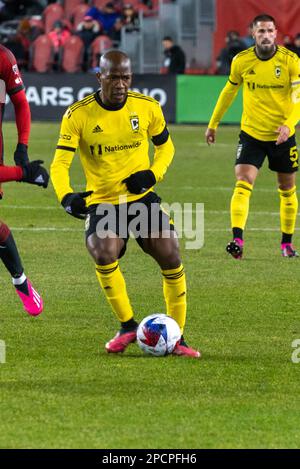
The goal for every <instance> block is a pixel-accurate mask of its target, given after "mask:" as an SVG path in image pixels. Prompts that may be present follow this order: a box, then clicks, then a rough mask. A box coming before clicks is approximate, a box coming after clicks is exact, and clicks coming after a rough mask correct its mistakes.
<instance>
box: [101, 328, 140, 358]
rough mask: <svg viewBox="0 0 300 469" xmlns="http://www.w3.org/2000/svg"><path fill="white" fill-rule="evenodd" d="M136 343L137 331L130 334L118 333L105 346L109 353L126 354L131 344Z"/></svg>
mask: <svg viewBox="0 0 300 469" xmlns="http://www.w3.org/2000/svg"><path fill="white" fill-rule="evenodd" d="M135 341H136V330H134V331H129V332H122V333H120V332H118V333H117V334H116V335H115V337H114V338H113V339H111V340H110V341H109V342H107V344H105V348H106V351H107V352H108V353H119V352H124V350H125V349H126V347H128V345H129V344H131V343H132V342H135Z"/></svg>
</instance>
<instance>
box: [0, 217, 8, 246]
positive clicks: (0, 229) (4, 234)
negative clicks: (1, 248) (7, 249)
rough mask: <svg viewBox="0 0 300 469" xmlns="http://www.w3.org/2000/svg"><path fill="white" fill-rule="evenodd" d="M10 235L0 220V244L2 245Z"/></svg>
mask: <svg viewBox="0 0 300 469" xmlns="http://www.w3.org/2000/svg"><path fill="white" fill-rule="evenodd" d="M9 235H10V229H9V228H8V226H7V225H6V224H5V223H4V222H3V221H1V220H0V243H4V242H5V241H6V240H7V238H8V236H9Z"/></svg>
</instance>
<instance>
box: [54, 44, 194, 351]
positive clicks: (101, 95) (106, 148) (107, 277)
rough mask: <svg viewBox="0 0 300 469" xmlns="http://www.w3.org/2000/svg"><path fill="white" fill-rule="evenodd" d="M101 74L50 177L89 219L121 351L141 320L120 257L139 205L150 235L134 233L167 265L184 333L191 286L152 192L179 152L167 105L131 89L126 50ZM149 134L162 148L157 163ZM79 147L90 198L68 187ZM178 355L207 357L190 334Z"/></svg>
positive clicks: (71, 114) (105, 61) (72, 207)
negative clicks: (193, 345)
mask: <svg viewBox="0 0 300 469" xmlns="http://www.w3.org/2000/svg"><path fill="white" fill-rule="evenodd" d="M100 70H101V72H100V73H97V78H98V81H99V83H100V87H101V90H100V91H99V92H96V93H94V94H92V95H89V96H87V97H86V98H84V99H83V100H81V101H78V102H76V103H75V104H73V105H72V106H71V107H70V108H69V109H68V110H67V112H66V113H65V115H64V117H63V121H62V126H61V137H60V139H59V141H58V145H57V150H56V153H55V158H54V161H53V163H52V165H51V179H52V182H53V185H54V188H55V191H56V193H57V196H58V199H59V201H60V202H61V204H62V205H63V207H64V208H65V210H66V212H67V213H69V214H70V215H73V216H75V217H78V218H85V217H86V214H88V215H87V219H86V245H87V249H88V251H89V253H90V254H91V256H92V257H93V259H94V261H95V263H96V275H97V278H98V281H99V283H100V285H101V287H102V289H103V292H104V294H105V296H106V298H107V300H108V302H109V303H110V304H111V306H112V308H113V310H114V312H115V314H116V316H117V318H118V319H119V321H120V323H121V329H120V331H119V332H118V333H117V335H116V336H115V337H114V338H113V339H112V340H110V341H109V342H108V343H107V344H106V350H107V351H108V352H113V353H117V352H123V351H124V350H125V349H126V347H127V346H128V345H129V344H130V343H131V342H134V341H135V340H136V329H137V323H136V321H135V320H134V314H133V310H132V307H131V304H130V301H129V298H128V295H127V290H126V284H125V280H124V277H123V275H122V273H121V270H120V267H119V262H118V259H119V258H120V257H122V255H123V254H124V253H125V250H126V244H127V241H128V237H129V228H128V225H129V224H130V222H131V221H132V219H133V217H132V215H131V216H130V213H135V215H136V214H137V212H136V211H135V210H136V209H137V205H138V207H139V208H138V210H140V209H141V210H143V213H144V212H146V214H145V213H144V215H145V217H144V218H142V220H141V221H140V225H141V230H144V233H142V234H138V235H137V234H135V238H136V240H137V242H138V244H139V245H140V247H141V248H142V249H143V250H144V252H146V253H147V254H149V255H150V256H152V257H153V258H154V259H155V260H156V262H157V263H158V264H159V266H160V268H161V272H162V277H163V290H164V297H165V301H166V306H167V313H168V314H169V315H170V316H172V317H173V318H174V319H175V320H176V321H177V323H178V324H179V326H180V329H181V332H183V328H184V325H185V318H186V281H185V273H184V269H183V266H182V263H181V259H180V254H179V244H178V239H177V236H176V232H175V231H174V225H173V223H172V221H171V220H170V219H169V217H168V216H167V215H166V213H165V212H163V211H162V210H161V207H160V201H161V199H160V198H159V197H158V196H157V195H156V194H155V193H154V192H153V186H154V185H155V183H156V182H159V181H161V180H162V178H163V176H164V174H165V172H166V170H167V168H168V166H169V164H170V163H171V161H172V159H173V155H174V147H173V143H172V141H171V138H170V135H169V132H168V129H167V126H166V122H165V119H164V116H163V113H162V110H161V107H160V105H159V103H158V102H157V101H156V100H154V99H153V98H150V97H148V96H145V95H142V94H140V93H134V92H131V91H128V89H129V86H130V84H131V79H132V73H131V63H130V59H129V57H128V56H127V55H126V54H125V53H123V52H120V51H108V52H106V53H105V54H103V55H102V57H101V59H100ZM65 135H67V136H68V140H67V141H66V140H65V139H64V136H65ZM148 137H150V138H151V139H152V142H153V144H154V147H155V154H154V161H153V164H152V165H151V166H150V160H149V156H148V150H149V143H148ZM78 146H79V148H80V158H81V162H82V165H83V168H84V171H85V175H86V179H87V188H86V190H87V192H83V193H74V192H73V190H72V187H71V186H70V182H69V167H70V165H71V163H72V160H73V157H74V153H75V151H76V148H77V147H78ZM100 156H101V157H100ZM87 197H88V199H87V207H86V201H85V199H86V198H87ZM120 197H121V201H120ZM122 198H123V201H122ZM124 199H125V200H124ZM137 202H139V203H138V204H137V205H135V203H137ZM106 208H108V210H111V211H112V213H113V219H112V220H111V223H112V225H113V226H108V227H107V226H106V225H105V224H104V225H103V228H102V230H100V228H99V225H100V224H101V222H102V221H103V220H105V217H106V216H107V213H106ZM132 209H133V210H132ZM124 210H125V213H126V215H125V220H124ZM114 215H115V217H114ZM155 221H157V224H156V227H154V228H153V223H154V224H155ZM114 222H115V223H114ZM105 223H106V222H105ZM150 225H151V226H150ZM173 353H174V354H175V355H185V356H190V357H195V358H198V357H200V353H199V352H198V351H197V350H194V349H192V348H190V347H188V346H187V344H186V343H185V342H184V339H183V336H182V339H181V341H180V342H179V343H178V344H177V345H176V347H175V349H174V352H173Z"/></svg>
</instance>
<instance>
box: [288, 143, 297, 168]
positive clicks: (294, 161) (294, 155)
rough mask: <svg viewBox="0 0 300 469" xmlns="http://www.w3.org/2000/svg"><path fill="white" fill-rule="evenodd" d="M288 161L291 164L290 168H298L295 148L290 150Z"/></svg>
mask: <svg viewBox="0 0 300 469" xmlns="http://www.w3.org/2000/svg"><path fill="white" fill-rule="evenodd" d="M290 160H291V161H292V163H293V165H292V167H293V168H298V166H299V165H298V151H297V147H296V146H294V147H292V148H290Z"/></svg>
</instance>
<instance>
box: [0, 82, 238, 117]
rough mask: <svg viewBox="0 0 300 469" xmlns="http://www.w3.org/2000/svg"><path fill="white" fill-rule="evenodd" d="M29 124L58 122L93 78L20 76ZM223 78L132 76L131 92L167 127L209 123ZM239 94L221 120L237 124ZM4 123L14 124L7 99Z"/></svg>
mask: <svg viewBox="0 0 300 469" xmlns="http://www.w3.org/2000/svg"><path fill="white" fill-rule="evenodd" d="M23 79H24V83H25V86H26V95H27V99H28V101H29V104H30V108H31V114H32V120H33V121H57V122H60V120H61V118H62V115H63V113H64V111H65V110H66V108H67V107H68V106H70V105H71V104H72V103H74V102H75V101H78V100H80V99H82V98H84V97H85V96H87V95H88V94H91V93H93V92H94V91H96V90H97V89H98V82H97V80H96V77H95V75H94V74H90V73H82V74H81V73H80V74H74V75H72V74H61V75H60V74H45V75H44V74H38V73H23ZM226 80H227V77H224V76H212V75H207V76H206V75H197V76H196V75H178V76H175V75H155V74H145V75H134V79H133V85H132V89H133V90H134V91H138V92H140V93H144V94H146V95H148V96H151V97H153V98H155V99H157V100H158V101H159V102H160V104H161V106H162V108H163V111H164V114H165V117H166V120H167V122H169V123H180V124H184V123H186V124H189V123H195V124H196V123H197V124H199V123H204V124H206V123H207V122H208V121H209V118H210V115H211V112H212V110H213V108H214V105H215V103H216V100H217V97H218V94H219V92H220V90H221V89H222V87H223V86H224V84H225V82H226ZM241 108H242V104H241V93H239V95H238V97H237V98H236V100H235V102H234V103H233V105H232V106H231V108H230V109H229V110H228V112H227V113H226V114H225V116H224V118H223V119H222V122H223V123H230V124H237V123H239V122H240V118H241ZM5 120H14V110H13V107H12V104H11V102H10V100H9V98H8V97H7V106H6V109H5Z"/></svg>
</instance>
